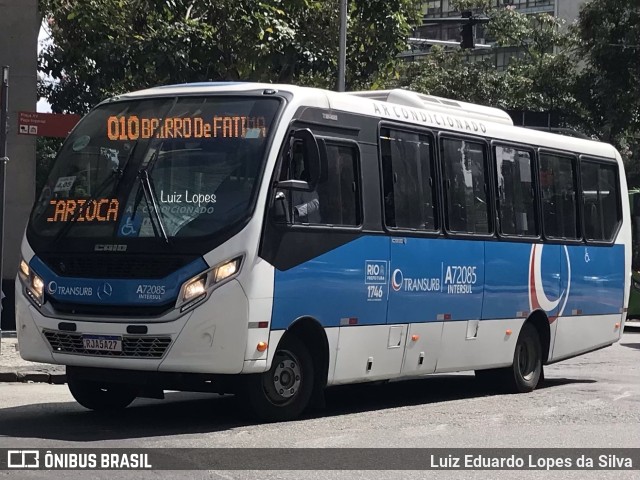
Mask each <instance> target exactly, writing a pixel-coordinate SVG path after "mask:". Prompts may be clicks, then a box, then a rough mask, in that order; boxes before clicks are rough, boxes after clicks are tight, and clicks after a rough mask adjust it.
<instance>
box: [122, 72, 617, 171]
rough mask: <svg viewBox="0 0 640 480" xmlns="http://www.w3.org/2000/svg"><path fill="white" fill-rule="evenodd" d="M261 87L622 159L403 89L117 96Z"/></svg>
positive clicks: (606, 148) (288, 88)
mask: <svg viewBox="0 0 640 480" xmlns="http://www.w3.org/2000/svg"><path fill="white" fill-rule="evenodd" d="M261 89H264V90H274V91H282V92H288V93H290V94H292V95H293V97H294V104H296V105H298V106H304V105H312V106H318V105H319V104H320V105H324V106H325V107H326V108H329V109H331V110H335V111H345V112H351V113H359V114H364V115H368V116H375V117H379V118H381V119H388V120H391V121H394V122H402V123H408V124H413V125H419V126H423V127H428V128H429V127H430V128H436V129H439V130H448V131H452V132H456V133H463V134H472V135H481V136H486V137H490V138H492V139H496V140H503V141H509V142H514V143H521V144H528V145H535V146H538V147H541V148H548V149H552V150H560V151H573V152H577V153H580V154H585V155H591V156H596V157H604V158H609V159H618V160H619V155H617V152H616V150H615V148H614V147H613V146H611V145H610V144H607V143H603V142H599V141H596V140H586V139H581V138H576V137H570V136H566V135H559V134H555V133H550V132H544V131H539V130H534V129H528V128H523V127H516V126H513V122H512V120H511V117H510V116H509V115H508V114H507V113H506V112H504V111H503V110H500V109H498V108H494V107H487V106H483V105H477V104H472V103H467V102H460V101H457V100H451V99H446V98H441V97H435V96H432V95H424V94H419V93H416V92H412V91H409V90H401V89H394V90H378V91H361V92H344V93H343V92H333V91H329V90H321V89H317V88H311V87H299V86H295V85H283V84H269V83H253V82H199V83H185V84H177V85H166V86H160V87H154V88H150V89H147V90H140V91H137V92H131V93H127V94H124V95H121V96H119V97H116V98H118V99H126V98H137V97H154V96H167V95H194V94H213V93H223V92H229V93H236V92H237V93H241V92H247V91H256V90H261Z"/></svg>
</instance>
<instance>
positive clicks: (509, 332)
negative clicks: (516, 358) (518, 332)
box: [504, 328, 513, 335]
mask: <svg viewBox="0 0 640 480" xmlns="http://www.w3.org/2000/svg"><path fill="white" fill-rule="evenodd" d="M504 333H505V334H506V335H511V334H512V333H513V332H512V331H511V329H510V328H507V331H506V332H504Z"/></svg>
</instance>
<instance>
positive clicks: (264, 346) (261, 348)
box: [256, 342, 269, 352]
mask: <svg viewBox="0 0 640 480" xmlns="http://www.w3.org/2000/svg"><path fill="white" fill-rule="evenodd" d="M268 347H269V345H268V344H267V342H258V346H257V347H256V350H258V351H259V352H264V351H265V350H266V349H267V348H268Z"/></svg>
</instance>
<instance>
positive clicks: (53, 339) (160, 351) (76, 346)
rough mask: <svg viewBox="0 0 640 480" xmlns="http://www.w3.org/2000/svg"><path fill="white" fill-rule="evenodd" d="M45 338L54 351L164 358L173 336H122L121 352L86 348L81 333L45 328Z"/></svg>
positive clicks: (102, 355) (105, 355) (122, 356)
mask: <svg viewBox="0 0 640 480" xmlns="http://www.w3.org/2000/svg"><path fill="white" fill-rule="evenodd" d="M43 333H44V336H45V338H46V339H47V341H48V342H49V345H50V346H51V349H52V350H53V352H54V353H72V354H79V355H92V356H99V357H120V358H162V357H163V355H164V354H165V352H166V351H167V348H168V347H169V345H170V344H171V337H154V336H147V335H145V336H131V335H124V336H122V351H121V352H106V351H101V350H86V349H85V348H84V345H83V343H82V334H81V333H72V332H60V331H57V330H44V331H43Z"/></svg>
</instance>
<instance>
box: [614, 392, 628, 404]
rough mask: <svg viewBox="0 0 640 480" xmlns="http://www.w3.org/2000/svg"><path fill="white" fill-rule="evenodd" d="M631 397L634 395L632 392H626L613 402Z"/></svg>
mask: <svg viewBox="0 0 640 480" xmlns="http://www.w3.org/2000/svg"><path fill="white" fill-rule="evenodd" d="M631 395H633V394H632V393H631V392H624V393H623V394H622V395H618V396H617V397H616V398H614V399H613V401H614V402H615V401H617V400H620V399H622V398H626V397H630V396H631Z"/></svg>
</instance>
